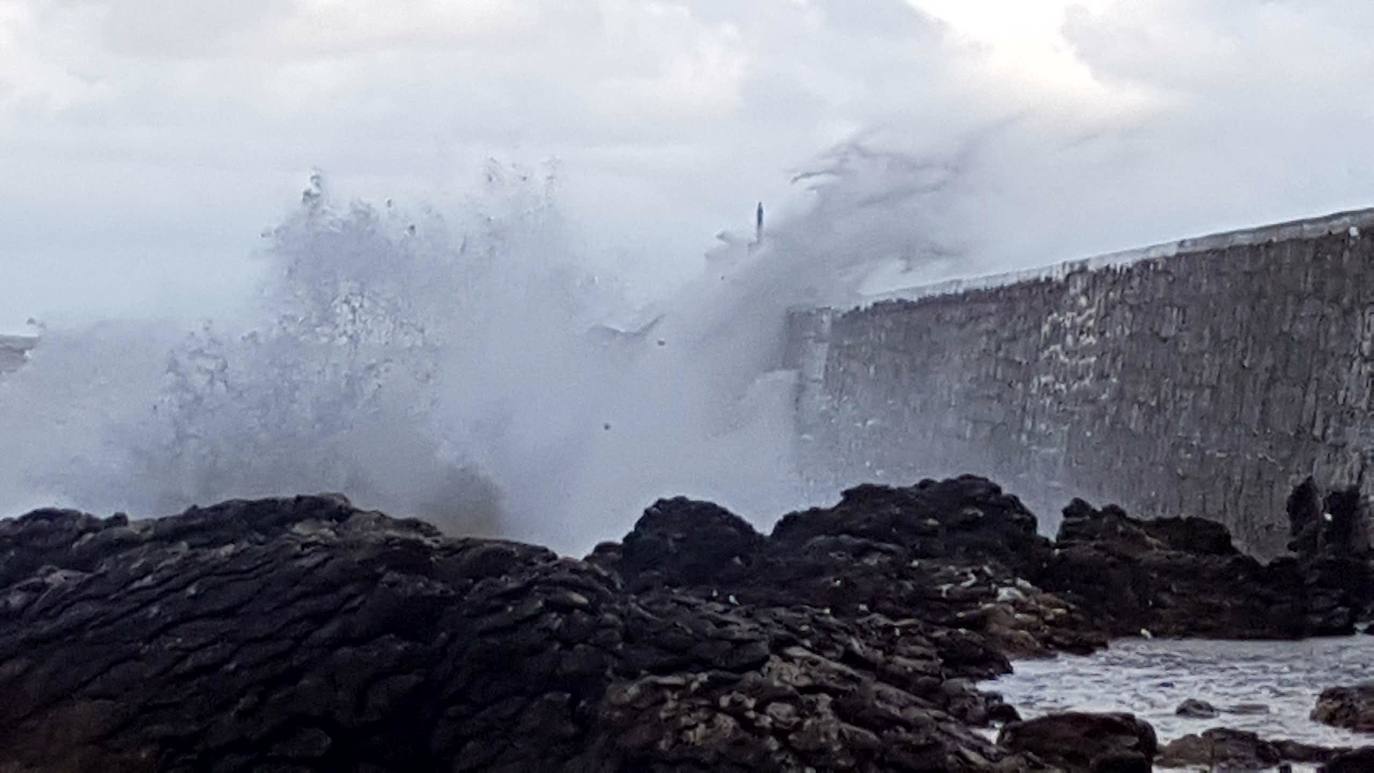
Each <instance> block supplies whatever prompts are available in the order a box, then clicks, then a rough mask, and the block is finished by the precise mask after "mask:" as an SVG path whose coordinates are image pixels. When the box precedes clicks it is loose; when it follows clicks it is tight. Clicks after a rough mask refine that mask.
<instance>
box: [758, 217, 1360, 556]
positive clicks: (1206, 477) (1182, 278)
mask: <svg viewBox="0 0 1374 773" xmlns="http://www.w3.org/2000/svg"><path fill="white" fill-rule="evenodd" d="M785 359H786V360H787V363H786V364H787V366H788V367H791V368H795V369H797V370H798V371H799V376H800V378H799V379H798V383H799V394H798V398H797V425H798V437H799V445H800V457H801V458H802V460H803V466H804V468H805V470H806V472H807V475H808V478H809V479H810V480H812V481H813V482H814V483H815V484H816V485H817V486H819V487H821V488H822V489H825V490H833V489H834V487H835V486H836V485H849V484H853V483H857V482H859V481H878V482H892V483H910V482H914V481H915V480H916V479H919V478H921V477H941V476H944V475H949V474H954V473H959V472H977V473H981V474H986V475H988V476H990V477H992V478H994V479H996V480H999V481H1001V482H1002V483H1003V484H1004V485H1005V486H1006V487H1007V488H1008V489H1009V490H1011V491H1014V492H1016V493H1018V494H1021V495H1022V496H1023V498H1025V499H1026V500H1027V502H1028V504H1030V505H1031V506H1032V509H1034V510H1035V511H1036V512H1037V514H1039V515H1040V516H1041V518H1042V525H1043V526H1044V527H1047V528H1052V527H1053V525H1054V523H1055V522H1057V517H1058V515H1057V514H1058V511H1059V509H1060V508H1062V507H1063V506H1064V505H1065V504H1066V503H1067V502H1068V500H1069V499H1070V498H1071V497H1073V496H1082V497H1085V498H1088V499H1092V500H1096V501H1098V502H1116V503H1119V504H1121V505H1122V506H1123V507H1125V508H1126V509H1127V510H1128V511H1129V512H1132V513H1135V514H1140V515H1149V516H1169V515H1199V516H1205V517H1208V518H1213V519H1216V520H1219V521H1221V522H1223V523H1225V524H1226V525H1227V526H1229V527H1230V528H1231V529H1232V531H1233V533H1234V534H1235V535H1236V537H1237V540H1238V542H1240V543H1241V544H1242V545H1243V546H1245V547H1246V548H1248V549H1250V550H1252V551H1254V552H1256V553H1259V554H1261V555H1273V554H1276V553H1278V552H1280V551H1282V550H1283V546H1284V544H1285V542H1286V541H1287V539H1288V534H1287V521H1286V518H1285V515H1284V502H1285V499H1286V496H1287V494H1288V492H1289V491H1290V489H1291V488H1292V486H1293V485H1294V484H1296V483H1297V482H1299V481H1300V480H1302V479H1303V478H1304V477H1306V476H1307V475H1309V474H1311V475H1314V476H1315V477H1316V478H1317V480H1318V482H1319V483H1321V484H1323V485H1342V484H1348V483H1360V484H1363V483H1364V478H1365V477H1366V470H1367V469H1368V468H1369V466H1370V462H1371V459H1374V418H1372V417H1374V412H1372V411H1371V405H1372V404H1374V209H1372V210H1362V211H1358V212H1348V213H1342V214H1338V215H1332V216H1329V217H1323V218H1315V219H1311V220H1303V221H1297V222H1293V223H1284V224H1281V225H1275V226H1268V227H1264V228H1257V229H1251V230H1247V231H1237V232H1232V233H1226V234H1218V235H1214V236H1208V237H1203V238H1199V239H1189V240H1184V241H1181V242H1174V243H1170V244H1165V245H1159V246H1156V247H1151V248H1147V249H1143V250H1134V251H1129V252H1123V253H1116V254H1113V255H1106V256H1102V257H1099V258H1093V259H1089V260H1081V261H1074V262H1070V263H1064V264H1060V265H1058V266H1054V267H1051V268H1049V269H1045V270H1040V271H1033V272H1021V273H1016V274H1008V275H1002V276H994V277H984V278H979V279H974V280H962V281H956V282H948V283H944V284H939V285H933V286H929V287H922V288H915V289H913V290H910V291H906V292H903V293H898V294H893V295H892V296H889V297H886V298H883V299H880V300H878V301H877V302H874V303H871V304H870V305H867V306H864V307H862V308H855V309H850V310H838V309H808V310H796V311H794V312H793V313H792V314H791V315H790V317H789V320H788V342H787V349H786V354H785Z"/></svg>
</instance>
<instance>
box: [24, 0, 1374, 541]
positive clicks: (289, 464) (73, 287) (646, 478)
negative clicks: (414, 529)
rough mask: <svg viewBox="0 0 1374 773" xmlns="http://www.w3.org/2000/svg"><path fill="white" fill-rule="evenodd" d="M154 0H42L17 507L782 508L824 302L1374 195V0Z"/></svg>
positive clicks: (520, 532)
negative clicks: (451, 3) (286, 498)
mask: <svg viewBox="0 0 1374 773" xmlns="http://www.w3.org/2000/svg"><path fill="white" fill-rule="evenodd" d="M145 5H146V7H144V8H142V11H143V12H141V13H134V12H129V11H127V10H125V11H122V12H121V11H119V9H116V8H114V6H113V5H109V4H105V3H85V4H49V3H40V2H29V1H28V0H23V1H20V0H11V2H9V3H4V4H0V11H3V13H0V21H3V23H0V43H3V45H0V64H3V65H4V67H2V68H0V140H3V141H4V142H3V144H2V145H0V148H3V149H0V160H3V161H4V163H5V165H6V168H7V170H8V171H9V172H10V173H9V174H7V175H6V176H5V177H4V178H3V179H0V205H3V207H4V211H6V212H7V213H9V216H8V217H6V218H4V219H3V221H0V273H2V274H3V276H4V277H5V278H6V280H7V281H6V282H4V283H3V284H0V328H5V329H13V328H19V327H22V321H23V320H24V319H26V318H28V317H30V316H34V317H38V318H39V319H41V320H42V321H43V323H44V325H45V327H44V330H43V341H42V345H41V346H40V347H39V348H38V349H37V350H36V351H35V352H34V354H33V356H32V358H31V361H30V363H29V365H28V366H27V367H26V368H24V369H23V370H22V371H20V372H19V373H16V374H12V375H11V376H8V377H6V378H5V379H4V380H3V381H0V454H3V455H4V458H5V459H6V460H7V464H6V465H4V466H3V467H0V512H2V513H5V514H15V513H17V512H20V511H22V510H23V509H24V508H27V507H31V506H36V505H38V504H61V505H66V506H75V507H82V508H87V509H90V510H93V511H97V512H109V511H113V510H128V511H129V512H131V513H133V514H135V515H157V514H165V513H168V512H172V511H175V510H179V509H181V508H184V507H186V506H189V505H191V504H196V503H201V504H204V503H207V502H210V501H213V500H217V499H222V498H226V497H233V496H260V495H267V494H287V493H297V492H302V491H326V490H328V491H335V490H337V491H343V492H345V493H347V494H349V495H350V496H352V497H353V498H354V499H355V501H357V502H358V503H359V504H361V505H364V506H368V507H378V508H382V509H386V510H389V511H392V512H395V513H396V514H404V515H420V516H423V517H426V518H429V519H432V520H434V521H436V522H438V523H440V524H443V525H444V526H445V527H446V528H448V529H449V530H451V531H454V532H460V533H481V534H499V535H503V536H510V537H516V538H520V539H528V540H533V541H539V542H543V543H547V544H551V545H553V546H554V547H556V548H558V549H560V550H565V551H569V552H577V551H581V550H585V549H586V548H587V547H589V546H590V545H591V544H592V543H594V542H595V541H597V540H599V539H603V538H607V537H613V536H616V535H618V534H619V533H620V532H621V531H623V530H624V528H626V527H627V526H628V525H629V524H630V523H631V522H632V521H633V519H634V517H635V516H636V514H637V513H638V512H639V511H640V510H641V509H642V508H643V507H644V506H646V505H647V504H649V502H651V501H652V500H653V499H655V498H657V497H658V496H665V495H671V494H677V493H685V494H690V495H693V496H700V497H708V498H712V499H716V500H718V501H721V502H722V503H723V504H725V505H727V506H729V507H732V508H734V509H736V510H738V511H740V512H741V513H742V514H744V515H746V516H747V517H749V518H751V519H753V520H754V521H755V522H756V523H759V524H760V525H766V524H767V523H768V522H769V521H771V519H772V518H774V517H776V516H777V515H778V514H780V513H781V512H784V511H785V510H787V509H790V508H793V507H798V506H802V505H804V504H808V503H809V502H808V500H807V496H808V495H807V494H806V493H805V491H806V487H805V486H803V485H801V482H800V481H798V480H797V475H796V472H795V469H794V465H793V463H792V458H791V453H792V426H791V414H790V411H791V405H790V399H791V395H792V381H791V379H792V378H793V376H792V374H790V373H788V372H785V371H781V370H778V368H779V365H780V363H779V355H780V350H781V330H782V321H783V316H784V314H785V312H786V310H787V308H788V307H790V306H794V305H810V304H830V305H838V306H845V305H853V304H861V303H864V302H865V300H866V298H868V297H869V296H871V295H872V294H874V293H881V292H883V291H885V290H888V289H892V288H894V287H900V286H906V285H912V284H920V283H924V282H929V281H937V280H940V279H944V278H949V277H954V276H968V275H975V274H982V273H990V272H996V271H1002V270H1007V269H1012V268H1020V267H1027V266H1033V265H1043V264H1046V263H1051V262H1055V261H1059V260H1065V259H1071V258H1077V257H1082V256H1085V255H1090V254H1094V253H1099V252H1105V251H1109V250H1114V249H1120V248H1126V247H1132V246H1139V245H1143V244H1149V243H1152V242H1158V241H1164V240H1171V239H1177V238H1181V237H1185V236H1190V235H1196V234H1200V233H1205V232H1209V231H1215V230H1222V229H1226V228H1231V227H1240V226H1245V225H1252V224H1256V223H1263V222H1271V221H1277V220H1283V219H1289V218H1293V217H1300V216H1306V215H1312V214H1318V213H1322V212H1328V211H1335V210H1339V209H1347V208H1353V207H1359V206H1363V205H1366V204H1368V203H1369V190H1370V184H1369V182H1368V181H1369V180H1374V155H1372V154H1369V153H1366V152H1363V151H1364V150H1365V149H1366V147H1367V146H1368V144H1369V142H1370V139H1369V138H1370V137H1371V136H1374V134H1371V133H1370V129H1371V124H1372V123H1374V121H1371V115H1370V108H1369V107H1368V106H1367V105H1365V104H1364V103H1363V102H1362V101H1361V100H1359V99H1358V95H1359V94H1360V93H1361V90H1362V87H1363V86H1364V85H1365V84H1367V83H1368V82H1369V78H1370V76H1371V75H1374V55H1371V54H1370V53H1369V52H1368V50H1367V46H1365V45H1364V44H1363V41H1364V39H1365V38H1366V37H1367V36H1366V35H1365V34H1364V33H1366V32H1368V30H1369V29H1370V27H1372V26H1374V14H1371V12H1370V11H1369V10H1368V9H1366V8H1365V7H1364V6H1362V5H1359V4H1355V3H1347V2H1315V3H1302V4H1297V3H1289V2H1269V3H1262V4H1258V5H1256V4H1246V3H1236V2H1221V1H1217V2H1203V3H1183V2H1157V3H1148V4H1143V3H1125V2H1090V3H1077V4H1075V3H1049V4H1045V6H1044V7H1043V8H1040V9H1039V10H1035V11H1030V10H1026V9H1024V8H1022V6H1021V5H1020V4H1005V5H1004V4H997V3H983V4H976V3H974V4H967V5H960V4H949V3H942V2H912V3H907V2H897V1H896V0H887V1H885V2H880V3H871V4H866V5H865V6H864V7H863V8H855V7H853V5H852V4H843V3H838V2H821V1H819V0H817V1H813V2H783V1H782V0H778V1H777V2H764V3H756V4H750V5H749V6H747V7H745V8H739V7H737V4H724V3H715V2H700V3H690V4H625V3H616V2H604V3H602V2H598V3H594V4H589V6H588V7H589V9H590V10H587V11H586V12H584V13H579V12H574V11H570V10H568V9H566V8H563V7H561V6H560V5H559V4H555V3H547V4H546V3H530V4H520V5H515V4H510V5H505V4H500V3H478V4H473V5H471V7H467V6H466V5H465V7H464V9H462V10H453V9H446V8H445V7H443V5H444V4H427V3H421V4H417V5H416V6H415V7H414V8H412V9H410V11H411V13H410V15H408V16H406V17H404V18H402V17H400V16H396V15H393V14H388V13H387V12H385V11H383V10H381V7H380V6H373V5H370V4H368V3H363V2H359V3H352V4H349V6H350V8H351V11H350V12H349V13H344V12H343V11H342V10H340V9H330V8H325V7H323V6H321V7H319V8H314V7H307V6H306V5H305V4H296V3H285V4H282V5H280V6H272V4H246V5H245V6H244V7H243V9H241V10H223V11H221V15H223V16H224V18H222V19H220V20H219V21H220V23H219V24H218V25H210V26H209V27H206V26H205V25H197V29H205V30H207V31H205V32H204V33H203V35H201V36H200V37H195V36H193V37H194V38H195V39H193V40H192V39H187V38H186V37H185V36H183V35H181V34H180V32H179V31H181V30H184V28H185V23H184V22H185V19H184V18H183V16H182V15H179V14H184V13H186V12H189V11H185V9H184V8H182V6H180V5H177V6H176V7H173V5H169V4H163V3H147V4H145ZM269 6H271V7H269ZM1013 6H1015V7H1013ZM186 7H188V8H189V7H190V6H186ZM206 7H207V8H208V6H206ZM178 8H182V10H178ZM1018 9H1019V10H1018ZM202 10H203V9H202ZM326 22H327V23H326ZM1010 27H1019V28H1020V31H1021V33H1024V34H1020V33H1018V35H1019V36H1018V35H1013V34H1011V32H1009V28H1010ZM307 30H308V31H309V34H306V33H305V32H303V31H307ZM589 52H591V53H589ZM1276 52H1282V53H1283V56H1275V53H1276ZM1318 117H1319V118H1320V123H1318V122H1317V121H1318ZM226 119H232V120H226ZM111 127H120V128H118V129H113V128H111ZM316 165H318V166H319V167H320V168H322V169H323V170H324V173H323V174H321V175H318V176H314V177H312V174H311V172H310V169H311V168H312V167H314V166H316ZM71 180H80V181H81V182H80V184H71V183H70V182H69V181H71ZM757 201H763V203H764V209H765V225H764V229H763V234H762V239H761V240H760V241H757V242H755V235H754V234H753V232H752V223H751V218H752V214H753V211H754V205H755V203H756V202H757ZM264 224H268V225H267V227H266V228H265V229H264ZM718 233H719V234H720V237H719V238H717V236H716V235H717V234H718Z"/></svg>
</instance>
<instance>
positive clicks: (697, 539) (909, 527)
mask: <svg viewBox="0 0 1374 773" xmlns="http://www.w3.org/2000/svg"><path fill="white" fill-rule="evenodd" d="M701 512H703V511H702V509H701V504H700V503H693V502H690V501H689V500H685V499H676V500H664V501H660V502H659V503H657V504H656V505H655V506H654V507H652V508H650V510H649V513H650V514H652V516H653V517H652V518H651V517H647V516H646V518H644V519H641V521H640V522H639V523H638V524H636V526H635V529H634V531H633V532H631V533H630V534H629V535H628V536H626V538H625V541H624V544H623V546H621V547H616V546H615V545H612V544H607V545H602V546H600V547H599V548H598V549H597V551H595V552H594V553H593V555H592V556H591V557H590V560H592V561H593V562H596V563H599V564H601V565H602V566H605V567H606V568H607V569H610V570H612V571H616V572H617V573H619V574H620V575H621V576H622V577H623V578H624V579H625V582H626V584H627V586H628V587H631V588H637V589H645V588H651V587H660V586H661V587H672V588H678V589H681V590H684V591H687V592H691V593H694V594H697V595H701V596H705V597H708V598H717V597H720V598H726V597H728V598H733V599H734V600H735V601H737V602H738V603H740V604H745V605H750V606H784V607H785V606H797V605H805V606H810V607H815V608H821V609H825V610H827V611H828V612H829V613H831V614H834V615H835V616H837V617H840V618H844V619H858V618H863V617H866V616H869V615H875V614H876V615H882V616H885V617H887V618H890V619H893V620H906V619H911V620H914V621H918V622H920V623H923V624H925V626H926V627H927V628H928V629H929V630H931V631H932V634H931V635H932V636H934V637H935V641H936V644H937V646H939V648H940V650H941V654H942V658H943V660H944V662H945V663H946V664H947V666H949V667H951V668H953V669H954V670H955V671H957V672H958V675H959V676H965V677H986V676H992V675H995V674H999V673H1005V672H1006V670H1007V668H1008V664H1007V660H1006V656H1007V655H1009V654H1010V655H1043V654H1048V653H1050V652H1054V651H1071V652H1088V651H1091V650H1093V649H1095V648H1098V647H1101V646H1103V645H1104V644H1105V643H1106V636H1105V634H1104V632H1103V631H1102V630H1101V627H1100V626H1099V625H1098V624H1097V623H1095V622H1093V621H1091V620H1089V619H1088V618H1087V617H1085V616H1084V615H1083V614H1082V613H1080V612H1079V611H1078V610H1077V609H1076V608H1075V607H1073V605H1071V604H1068V603H1066V602H1064V601H1063V600H1062V599H1060V598H1058V597H1056V596H1054V595H1053V594H1050V593H1046V592H1045V591H1044V590H1042V589H1040V588H1038V587H1036V586H1035V585H1034V584H1032V583H1030V582H1028V581H1027V580H1026V579H1024V576H1023V575H1024V574H1029V573H1032V572H1034V571H1036V570H1037V567H1039V566H1041V565H1043V564H1044V562H1045V561H1047V560H1048V558H1049V556H1050V555H1051V554H1052V552H1053V547H1052V546H1051V544H1050V542H1049V541H1048V540H1046V539H1044V538H1043V537H1040V536H1038V535H1037V534H1036V533H1035V518H1034V516H1033V515H1031V514H1030V513H1029V511H1027V510H1026V509H1025V507H1024V506H1023V505H1022V504H1021V502H1020V500H1018V499H1017V498H1016V497H1014V496H1011V495H1009V494H1006V493H1005V492H1003V491H1002V489H1001V488H1000V487H998V486H997V485H996V484H994V483H992V482H990V481H987V480H985V479H983V478H978V477H974V476H963V477H960V478H954V479H950V480H945V481H933V480H926V481H922V482H921V483H918V484H917V485H915V486H911V487H905V488H896V487H888V486H859V487H857V488H854V489H850V490H848V491H845V492H844V493H843V495H842V498H841V501H840V502H839V503H838V504H837V505H835V506H834V507H831V508H815V509H811V510H807V511H803V512H799V513H792V514H789V515H787V516H784V517H783V518H782V519H781V520H780V521H779V522H778V524H777V525H776V527H775V528H774V529H773V533H772V534H771V535H770V536H769V537H767V538H766V539H764V538H762V537H759V538H757V539H755V538H753V537H744V536H740V535H741V533H744V532H746V531H747V532H748V533H752V532H753V529H752V528H751V527H750V526H749V525H748V524H747V523H746V522H744V521H743V520H742V519H739V518H737V517H734V516H731V517H732V518H735V520H734V522H732V523H727V522H725V521H723V520H721V519H720V518H719V514H717V513H712V514H711V516H710V517H708V518H705V519H702V518H699V517H698V516H699V514H700V513H701ZM700 521H704V522H705V523H704V525H703V526H700V527H697V526H695V524H697V523H698V522H700ZM684 535H693V536H690V537H688V536H684ZM668 544H671V545H675V546H677V549H678V550H679V551H680V552H684V553H685V552H693V557H691V558H686V557H684V556H682V555H678V556H666V555H665V556H659V557H658V558H656V560H654V561H650V562H644V561H641V560H639V559H637V558H634V554H635V551H636V550H638V549H639V548H638V547H637V546H641V545H654V546H658V545H668ZM698 545H699V546H702V547H701V548H700V549H698V548H694V547H693V546H698ZM722 545H729V546H731V547H730V549H725V550H722V549H721V548H720V546H722ZM655 555H658V551H657V548H656V549H655ZM687 565H691V566H693V567H694V568H693V569H692V571H690V572H686V571H683V570H682V569H681V568H680V567H683V566H687Z"/></svg>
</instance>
